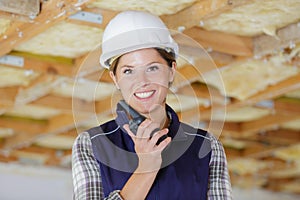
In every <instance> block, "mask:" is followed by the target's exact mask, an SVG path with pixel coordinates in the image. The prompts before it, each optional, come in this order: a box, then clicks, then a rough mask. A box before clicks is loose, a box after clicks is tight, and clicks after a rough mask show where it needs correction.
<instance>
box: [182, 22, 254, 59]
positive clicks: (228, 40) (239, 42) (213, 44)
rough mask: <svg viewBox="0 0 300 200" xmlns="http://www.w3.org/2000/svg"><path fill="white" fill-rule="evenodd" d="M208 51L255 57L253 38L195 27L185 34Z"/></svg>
mask: <svg viewBox="0 0 300 200" xmlns="http://www.w3.org/2000/svg"><path fill="white" fill-rule="evenodd" d="M183 33H184V34H186V35H187V36H189V37H191V38H192V39H194V40H195V41H197V42H198V43H199V44H200V45H201V46H203V47H204V48H206V49H208V48H209V49H212V50H213V51H218V52H222V53H227V54H232V55H235V56H245V57H251V56H253V44H252V38H250V37H242V36H237V35H232V34H227V33H221V32H217V31H205V30H203V29H201V28H199V27H193V28H190V29H187V30H185V31H184V32H183Z"/></svg>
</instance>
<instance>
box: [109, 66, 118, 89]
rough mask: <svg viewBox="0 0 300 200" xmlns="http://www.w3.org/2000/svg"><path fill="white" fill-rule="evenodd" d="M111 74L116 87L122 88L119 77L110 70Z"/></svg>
mask: <svg viewBox="0 0 300 200" xmlns="http://www.w3.org/2000/svg"><path fill="white" fill-rule="evenodd" d="M109 75H110V77H111V79H112V80H113V81H114V83H115V86H116V88H117V89H118V90H120V87H119V84H118V81H117V78H116V76H115V75H114V73H113V72H112V71H110V72H109Z"/></svg>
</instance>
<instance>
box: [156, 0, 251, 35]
mask: <svg viewBox="0 0 300 200" xmlns="http://www.w3.org/2000/svg"><path fill="white" fill-rule="evenodd" d="M248 2H249V1H248ZM244 3H247V1H245V0H214V1H211V0H202V1H197V2H196V3H195V4H193V5H192V6H190V7H188V8H186V9H183V10H181V11H179V12H177V13H175V14H172V15H163V16H161V18H162V20H163V21H164V22H165V23H166V25H167V27H169V28H170V29H173V30H178V29H179V28H180V27H183V26H184V28H186V29H188V28H191V27H193V26H199V25H200V24H201V20H202V19H203V18H205V17H208V16H213V15H216V14H218V13H220V12H224V11H225V10H228V9H232V8H233V7H235V6H238V5H241V4H244ZM191 16H193V17H191Z"/></svg>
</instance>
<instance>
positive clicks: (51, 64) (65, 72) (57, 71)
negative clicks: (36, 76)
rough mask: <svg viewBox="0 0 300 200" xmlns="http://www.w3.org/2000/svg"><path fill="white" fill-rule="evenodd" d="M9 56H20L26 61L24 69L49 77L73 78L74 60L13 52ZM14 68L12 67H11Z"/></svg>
mask: <svg viewBox="0 0 300 200" xmlns="http://www.w3.org/2000/svg"><path fill="white" fill-rule="evenodd" d="M9 55H13V56H18V57H20V58H22V59H23V60H24V66H23V67H22V68H24V69H30V70H34V71H36V72H41V73H45V74H49V75H62V76H68V77H70V76H73V75H74V74H75V73H74V72H73V70H74V60H73V59H69V58H64V57H57V56H43V55H36V54H31V53H24V52H16V51H13V52H11V53H10V54H9ZM10 66H12V65H10Z"/></svg>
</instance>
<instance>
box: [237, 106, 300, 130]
mask: <svg viewBox="0 0 300 200" xmlns="http://www.w3.org/2000/svg"><path fill="white" fill-rule="evenodd" d="M299 117H300V114H299V113H291V112H284V111H280V112H276V113H274V114H271V115H268V116H266V117H264V118H263V119H258V120H254V121H250V122H243V123H241V131H242V132H243V134H244V135H251V134H253V133H258V132H264V131H267V130H274V129H278V128H279V125H280V124H283V123H284V122H288V121H292V120H295V119H297V118H299Z"/></svg>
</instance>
